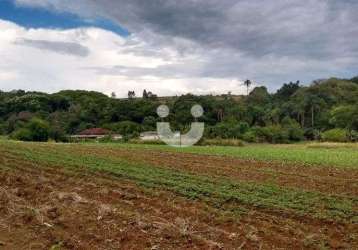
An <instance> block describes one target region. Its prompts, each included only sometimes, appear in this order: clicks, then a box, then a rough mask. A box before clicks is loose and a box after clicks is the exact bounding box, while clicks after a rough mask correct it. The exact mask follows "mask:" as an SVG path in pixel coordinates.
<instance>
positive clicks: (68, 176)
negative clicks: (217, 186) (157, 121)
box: [0, 151, 358, 250]
mask: <svg viewBox="0 0 358 250" xmlns="http://www.w3.org/2000/svg"><path fill="white" fill-rule="evenodd" d="M93 153H94V152H93ZM112 153H113V154H121V157H128V158H130V157H131V156H130V151H121V152H109V154H112ZM132 153H133V152H132ZM163 154H165V155H163ZM133 157H134V156H133ZM135 157H139V160H142V161H149V162H152V163H155V164H161V165H163V166H165V167H180V168H186V169H190V170H191V171H193V172H195V171H201V172H203V171H205V172H207V173H208V174H216V175H229V166H233V165H235V166H241V170H245V171H239V170H237V171H234V172H233V171H232V168H231V174H230V176H231V177H232V178H248V179H255V180H259V178H262V181H265V180H266V179H265V178H266V177H265V175H263V174H261V172H260V171H255V170H254V169H255V168H257V169H266V168H267V169H273V170H278V166H276V167H275V166H271V165H267V166H266V165H265V164H256V163H252V164H251V163H250V164H248V162H245V164H243V163H244V162H242V161H239V160H234V159H231V158H229V159H226V158H225V159H224V158H222V157H206V156H205V161H204V163H203V162H202V157H203V156H191V157H188V155H182V156H178V155H173V154H169V153H161V152H145V153H143V154H141V155H139V156H138V154H137V155H136V156H135ZM178 157H180V158H179V159H180V160H178ZM0 158H1V155H0ZM178 162H181V163H180V164H179V163H178ZM0 163H1V164H0V166H1V168H0V214H1V217H0V249H86V250H87V249H319V248H322V249H325V248H331V249H358V240H357V238H355V236H354V235H355V233H357V232H358V227H357V225H354V224H344V223H338V222H332V221H324V220H318V219H312V218H308V217H307V218H306V217H303V216H302V217H297V216H295V217H290V216H286V215H284V214H279V213H277V212H270V211H262V210H257V209H255V208H251V209H250V211H249V212H248V213H245V214H244V215H241V216H234V215H232V214H229V213H226V212H224V211H220V210H217V209H214V208H212V207H209V206H208V205H206V204H204V203H201V202H198V201H191V200H187V199H184V198H182V197H179V196H176V195H174V194H173V193H170V192H164V191H160V190H157V189H156V190H154V189H145V188H143V187H139V186H137V185H136V184H135V183H132V182H129V181H126V180H123V179H118V178H114V177H112V176H110V175H105V174H100V173H98V174H94V173H88V172H86V170H85V169H83V170H81V171H80V170H77V171H75V172H74V171H69V170H64V169H59V168H53V167H51V166H39V165H36V164H34V163H29V162H26V161H23V160H16V159H11V158H6V159H4V158H2V159H1V161H0ZM228 163H230V164H228ZM200 169H202V170H200ZM203 169H204V170H203ZM279 170H280V171H286V170H287V169H286V168H281V167H280V168H279ZM280 171H278V172H280ZM290 171H291V172H290V175H292V179H289V180H286V182H288V183H289V184H292V185H293V186H296V185H307V188H312V189H322V190H323V191H327V192H333V190H332V189H331V188H329V187H328V184H326V183H331V184H333V183H334V182H335V181H337V180H338V182H337V183H338V184H337V186H336V187H337V188H340V190H338V191H337V190H335V192H340V191H343V192H345V193H347V194H349V195H353V194H356V191H353V190H349V188H348V185H349V183H348V184H347V185H345V184H344V182H343V178H347V179H348V180H350V179H352V178H355V177H356V174H357V173H355V172H354V173H353V174H351V175H349V174H348V173H345V172H344V171H343V172H341V171H338V172H335V171H334V170H332V171H333V172H331V174H332V175H333V176H331V175H330V174H329V173H323V172H321V171H319V170H318V169H313V170H310V171H311V174H312V173H315V174H316V175H315V176H317V178H318V177H320V178H321V179H322V177H324V178H323V180H324V181H323V184H318V186H317V187H318V188H317V187H313V186H310V185H309V182H307V181H304V178H303V177H302V176H301V175H304V176H305V175H306V174H309V173H307V172H305V173H304V174H303V173H300V174H299V175H298V170H295V168H292V169H291V168H290ZM241 172H242V173H245V174H241ZM296 173H297V175H298V177H297V176H296ZM290 175H289V176H290ZM340 179H342V181H341V182H339V180H340ZM291 180H296V182H294V181H293V182H290V181H291ZM276 181H277V182H278V183H280V184H281V185H286V184H287V183H284V182H283V180H280V179H279V178H278V179H277V180H276Z"/></svg>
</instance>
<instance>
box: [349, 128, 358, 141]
mask: <svg viewBox="0 0 358 250" xmlns="http://www.w3.org/2000/svg"><path fill="white" fill-rule="evenodd" d="M350 139H351V141H352V142H358V131H355V130H352V131H351V133H350Z"/></svg>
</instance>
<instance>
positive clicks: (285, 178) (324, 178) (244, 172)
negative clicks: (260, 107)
mask: <svg viewBox="0 0 358 250" xmlns="http://www.w3.org/2000/svg"><path fill="white" fill-rule="evenodd" d="M80 152H81V153H83V154H97V155H99V156H102V157H103V156H106V155H107V156H108V157H117V158H123V159H126V160H129V161H132V162H133V161H134V162H141V163H148V164H153V165H155V166H158V167H166V168H171V169H178V170H180V169H181V170H185V171H189V172H191V173H194V174H200V175H204V174H205V175H209V176H216V177H225V178H229V179H234V180H243V181H253V182H260V183H272V184H276V185H279V186H283V187H293V188H299V189H301V190H307V191H318V192H322V193H327V194H339V195H346V196H352V197H356V196H358V170H355V169H344V168H332V167H321V166H310V167H307V166H303V165H298V164H280V163H277V162H262V161H254V160H251V161H250V160H242V159H238V158H234V157H227V156H225V157H224V156H212V155H199V154H188V153H173V152H165V151H154V150H133V149H115V150H113V149H107V148H106V149H103V150H100V149H99V148H96V149H93V148H91V147H88V148H87V147H86V148H82V149H79V153H80Z"/></svg>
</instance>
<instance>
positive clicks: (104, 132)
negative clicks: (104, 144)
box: [70, 128, 122, 140]
mask: <svg viewBox="0 0 358 250" xmlns="http://www.w3.org/2000/svg"><path fill="white" fill-rule="evenodd" d="M105 137H111V138H112V139H113V140H120V139H122V135H119V134H114V133H113V132H112V131H110V130H108V129H104V128H89V129H85V130H83V131H81V132H80V133H79V134H77V135H71V136H70V138H71V139H74V140H86V139H94V140H99V139H103V138H105Z"/></svg>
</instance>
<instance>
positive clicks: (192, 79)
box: [0, 20, 244, 96]
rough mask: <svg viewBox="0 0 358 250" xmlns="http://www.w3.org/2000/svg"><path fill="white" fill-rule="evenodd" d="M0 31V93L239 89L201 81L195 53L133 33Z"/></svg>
mask: <svg viewBox="0 0 358 250" xmlns="http://www.w3.org/2000/svg"><path fill="white" fill-rule="evenodd" d="M0 30H1V32H0V45H1V46H0V57H1V58H2V60H1V62H0V89H2V90H12V89H25V90H38V91H47V92H56V91H59V90H62V89H87V90H96V91H101V92H104V93H107V94H109V93H111V92H112V91H115V92H116V93H117V95H118V96H125V95H126V94H127V92H128V90H135V91H136V92H137V93H138V94H141V93H142V91H143V89H147V90H150V91H152V92H154V93H157V94H159V95H175V94H178V95H179V94H183V93H188V92H191V93H198V94H201V93H213V92H215V93H219V92H220V93H222V92H227V91H233V92H236V93H241V92H243V91H244V89H243V87H242V86H240V85H239V84H238V82H237V81H236V80H234V79H233V78H215V77H203V76H202V75H201V72H202V71H203V69H202V67H205V63H204V61H202V60H200V59H199V58H200V57H199V56H198V55H181V54H180V53H179V52H178V51H175V50H173V49H172V48H171V47H163V48H162V49H156V48H155V47H151V46H150V45H149V44H148V43H146V42H145V41H143V40H141V39H140V38H138V37H137V36H134V35H132V36H129V37H127V38H123V37H121V36H119V35H117V34H114V33H112V32H109V31H105V30H102V29H97V28H79V29H72V30H51V29H25V28H23V27H20V26H18V25H16V24H14V23H11V22H7V21H2V20H0ZM83 50H85V51H86V53H83ZM118 68H122V69H123V70H120V71H118V70H116V69H118Z"/></svg>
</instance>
